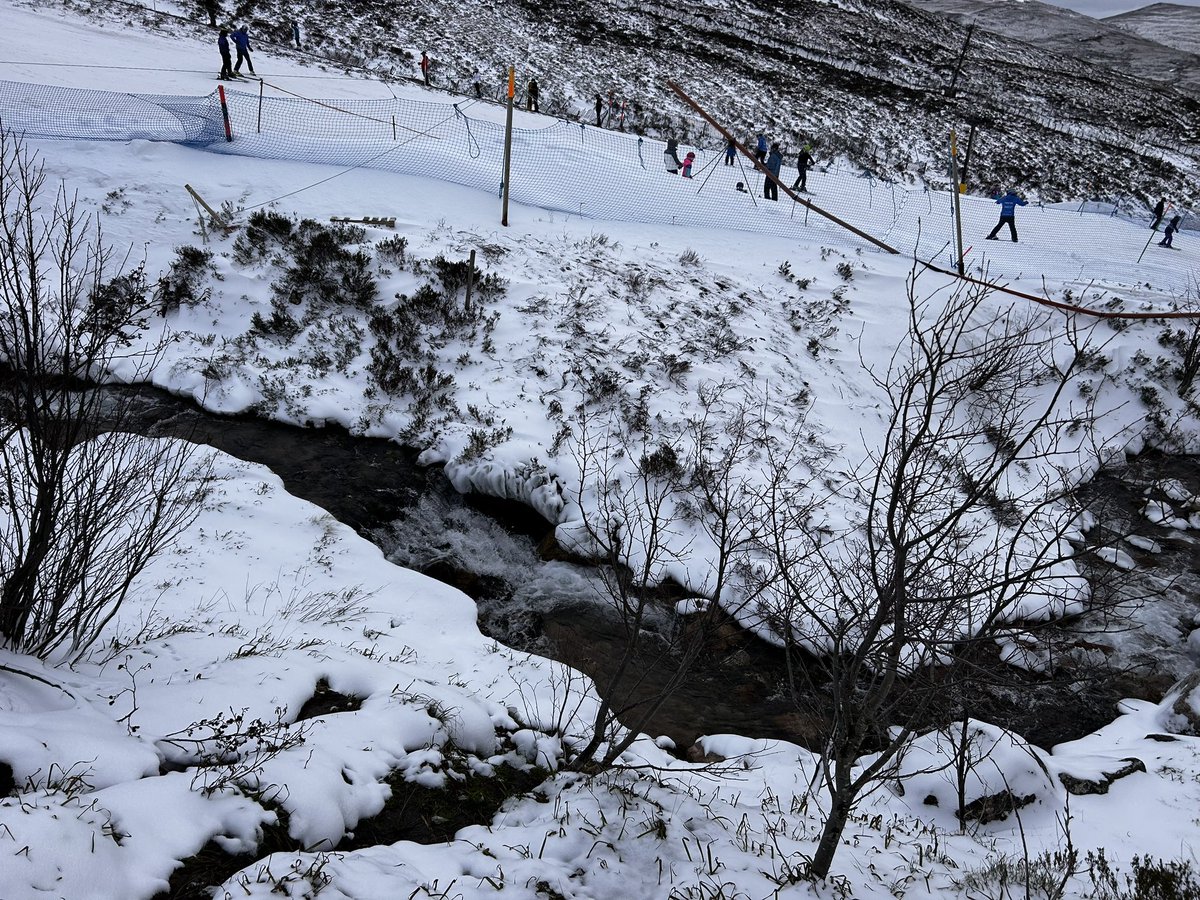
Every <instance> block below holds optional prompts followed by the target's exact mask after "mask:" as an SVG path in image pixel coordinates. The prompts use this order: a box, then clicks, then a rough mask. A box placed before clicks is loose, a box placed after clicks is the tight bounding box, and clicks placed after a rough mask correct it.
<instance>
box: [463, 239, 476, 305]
mask: <svg viewBox="0 0 1200 900" xmlns="http://www.w3.org/2000/svg"><path fill="white" fill-rule="evenodd" d="M474 285H475V248H474V247H472V248H471V260H470V262H468V263H467V299H466V300H464V301H463V306H464V307H465V308H466V309H470V308H471V288H472V287H474Z"/></svg>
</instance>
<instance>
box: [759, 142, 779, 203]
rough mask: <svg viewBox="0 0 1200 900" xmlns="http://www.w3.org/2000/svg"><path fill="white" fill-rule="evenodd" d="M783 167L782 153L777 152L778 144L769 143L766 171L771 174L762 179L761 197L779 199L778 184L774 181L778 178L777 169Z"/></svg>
mask: <svg viewBox="0 0 1200 900" xmlns="http://www.w3.org/2000/svg"><path fill="white" fill-rule="evenodd" d="M781 168H783V154H782V153H780V152H779V145H778V144H772V145H771V154H770V155H769V156H768V157H767V171H768V172H770V173H771V176H774V177H771V176H768V177H767V178H765V179H763V197H764V198H765V199H767V200H778V199H779V185H778V184H777V183H776V182H777V181H778V180H779V170H780V169H781Z"/></svg>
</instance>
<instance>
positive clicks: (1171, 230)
mask: <svg viewBox="0 0 1200 900" xmlns="http://www.w3.org/2000/svg"><path fill="white" fill-rule="evenodd" d="M1182 221H1183V219H1182V218H1181V217H1179V216H1175V217H1174V218H1172V219H1171V221H1170V222H1168V223H1167V230H1166V231H1165V232H1164V233H1163V239H1162V240H1161V241H1159V242H1158V246H1160V247H1170V246H1171V241H1173V240H1174V239H1175V232H1177V231H1178V230H1179V223H1180V222H1182Z"/></svg>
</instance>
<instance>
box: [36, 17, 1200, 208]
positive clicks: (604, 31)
mask: <svg viewBox="0 0 1200 900" xmlns="http://www.w3.org/2000/svg"><path fill="white" fill-rule="evenodd" d="M161 5H162V6H164V8H172V9H175V8H179V7H180V6H182V7H183V8H184V9H185V11H189V12H192V14H193V15H195V14H196V13H195V11H194V10H195V7H194V5H193V4H179V5H178V6H175V5H171V6H168V5H167V4H166V3H163V4H161ZM77 8H79V9H83V10H87V11H89V12H90V13H91V14H93V15H98V16H100V17H102V18H109V17H111V18H112V19H113V20H115V21H117V22H125V21H128V20H130V19H132V20H133V21H136V22H137V25H138V28H139V29H140V30H143V31H145V30H154V29H159V28H162V29H167V30H170V31H172V32H176V33H178V31H179V30H180V27H181V26H180V24H179V23H178V22H177V21H174V20H171V21H167V20H165V19H164V18H162V17H159V16H156V15H155V14H154V13H153V12H152V11H150V10H145V11H143V10H141V9H138V8H136V7H130V6H128V5H124V4H121V5H118V6H116V7H113V6H111V5H110V4H107V3H102V2H91V0H89V2H85V3H83V4H82V5H78V6H77ZM131 10H132V11H131ZM225 12H226V15H232V14H233V13H234V12H235V11H234V10H230V9H228V8H226V10H225ZM1058 12H1062V11H1061V10H1059V11H1058ZM237 14H238V15H239V16H241V17H243V18H245V19H247V20H248V21H249V24H250V27H251V29H252V30H253V31H254V32H255V34H256V35H257V36H258V37H259V39H260V44H261V47H262V48H263V50H264V51H266V50H267V49H268V48H269V49H270V51H271V52H272V53H290V52H292V51H288V50H286V48H287V46H288V43H289V40H290V29H289V27H288V23H290V22H292V21H295V22H298V23H299V24H300V27H301V31H302V34H303V35H304V37H303V40H304V53H305V54H312V55H315V56H316V57H317V58H319V59H324V60H327V61H328V62H330V63H332V64H334V65H354V66H362V67H365V68H367V69H368V70H370V71H374V72H377V73H379V74H381V75H387V76H390V77H393V78H403V79H410V78H415V77H417V76H418V74H419V73H418V69H417V61H418V59H419V55H420V52H421V51H422V50H429V51H430V53H431V56H432V59H433V61H434V68H433V80H434V84H435V86H437V87H443V88H444V87H450V88H453V89H457V91H458V92H459V93H462V94H466V93H468V92H469V91H470V85H471V82H472V79H473V77H474V76H476V75H478V76H479V77H480V78H481V80H482V84H483V87H484V90H485V93H486V94H487V95H488V96H490V97H492V98H498V97H499V94H500V86H501V80H502V73H503V72H504V71H505V70H506V69H507V67H508V66H509V65H516V66H517V67H518V69H519V72H518V77H519V79H520V84H521V86H522V87H523V86H524V84H525V82H526V80H527V78H528V77H530V76H536V77H537V78H538V80H539V83H540V85H541V93H542V107H543V109H544V110H545V111H548V112H550V113H552V114H555V115H561V116H567V117H569V118H577V117H580V118H582V120H583V121H592V117H593V115H594V113H593V98H594V96H595V95H596V94H597V93H600V94H601V95H603V98H604V99H605V100H606V101H607V99H608V96H609V93H610V92H612V94H613V96H614V97H615V99H616V100H617V102H618V106H620V105H621V104H623V105H624V113H623V114H621V113H614V114H613V115H612V123H613V124H615V123H616V121H617V119H618V117H619V116H620V115H623V116H624V119H625V122H626V126H627V127H628V128H629V129H630V130H634V131H638V132H640V133H644V134H647V135H650V136H655V137H664V136H666V135H667V134H668V133H669V132H675V133H676V136H678V137H680V138H681V139H683V140H689V139H691V140H695V139H699V137H700V135H701V134H702V133H703V132H702V131H701V130H699V129H697V128H696V125H697V123H696V120H695V118H694V116H693V115H692V114H691V112H690V111H689V110H687V109H685V108H684V107H683V105H682V104H681V103H680V102H679V101H678V99H677V98H675V97H674V95H673V94H672V93H671V92H670V91H669V90H668V89H667V87H666V86H665V81H666V80H667V79H672V80H674V81H677V82H678V83H680V84H681V85H683V86H684V87H685V88H686V89H688V91H689V92H690V93H691V94H692V95H693V96H695V97H697V98H702V99H703V101H704V103H705V105H706V106H708V107H709V108H710V109H712V110H713V111H714V112H715V113H716V114H717V116H718V117H719V118H720V119H721V120H722V121H726V122H728V123H730V125H731V126H732V127H733V128H734V129H735V130H736V131H737V132H739V133H740V134H743V135H746V136H750V135H753V134H754V133H755V132H756V131H758V130H760V129H762V130H765V131H767V132H768V133H769V134H770V135H771V136H772V138H773V139H778V140H781V141H782V142H783V144H784V145H785V146H793V147H795V146H799V145H802V144H803V143H805V142H812V143H814V144H815V145H816V147H817V149H818V155H820V156H823V157H825V158H833V157H838V156H845V157H846V158H848V159H850V160H852V161H853V162H854V163H855V164H856V165H858V166H859V167H860V168H863V169H866V170H869V171H872V172H874V173H875V174H876V175H877V176H879V177H882V178H884V179H886V180H898V181H911V180H912V179H913V178H915V177H916V176H917V175H918V174H919V173H920V172H921V171H924V170H925V169H929V170H931V171H938V172H940V171H941V170H942V169H944V167H945V159H946V152H947V143H948V137H949V131H950V129H952V128H957V129H959V130H960V132H961V131H965V130H966V128H967V126H968V123H970V122H975V123H977V125H978V126H979V130H978V135H977V138H976V143H975V147H974V153H973V157H972V158H973V160H974V174H975V180H974V182H973V184H976V185H978V186H979V187H980V188H981V189H983V190H988V189H993V188H994V189H998V188H1001V187H1002V186H1004V185H1005V184H1014V185H1016V186H1018V187H1020V188H1021V189H1023V190H1026V191H1037V192H1038V193H1039V195H1041V196H1043V197H1045V198H1046V199H1049V200H1055V201H1057V200H1079V199H1084V198H1093V197H1095V196H1097V195H1099V196H1101V197H1103V198H1105V199H1113V200H1117V199H1120V200H1121V201H1122V202H1123V203H1124V204H1126V205H1127V206H1128V207H1130V208H1135V207H1141V206H1142V205H1143V204H1144V202H1145V200H1146V198H1148V197H1153V196H1156V195H1162V194H1166V195H1168V196H1172V197H1175V198H1181V199H1186V200H1190V199H1191V198H1192V196H1193V193H1194V191H1193V187H1192V181H1191V175H1192V173H1193V171H1194V169H1195V165H1196V147H1195V136H1196V134H1197V133H1198V132H1197V124H1196V115H1197V109H1198V106H1197V103H1198V101H1197V99H1196V98H1195V96H1193V95H1191V94H1186V93H1180V92H1177V91H1175V90H1173V89H1164V88H1163V87H1162V86H1161V85H1158V84H1153V85H1151V84H1147V83H1143V82H1140V81H1138V80H1136V79H1134V78H1131V77H1128V76H1126V75H1123V74H1119V73H1116V72H1111V71H1108V70H1106V69H1104V68H1103V67H1097V66H1096V65H1095V62H1094V61H1093V60H1092V59H1090V58H1088V57H1087V56H1086V55H1084V56H1082V57H1079V56H1072V55H1070V54H1067V53H1058V52H1054V51H1053V50H1051V49H1050V48H1048V47H1039V48H1033V47H1031V45H1029V44H1026V43H1023V42H1021V41H1014V40H1012V39H1011V38H1007V37H1001V36H1000V35H999V34H994V33H991V32H983V31H980V32H977V34H976V37H975V39H974V40H973V42H972V48H971V51H970V53H969V54H968V57H967V58H966V60H965V63H964V65H963V68H962V74H961V77H960V78H959V79H958V81H957V84H956V91H957V93H956V97H955V98H947V96H946V88H947V87H948V86H949V83H950V81H951V73H952V71H953V69H954V68H955V66H956V61H957V59H958V56H959V53H960V50H961V47H962V42H963V38H964V30H963V27H962V25H961V23H959V22H956V21H954V20H952V19H950V18H947V17H945V16H941V15H937V14H933V13H929V12H925V11H922V10H918V9H915V8H914V7H912V6H909V5H907V4H905V3H902V2H899V0H846V2H839V3H826V2H818V0H797V2H793V3H789V4H788V5H787V8H786V12H785V11H782V10H779V9H778V8H777V6H776V4H766V3H759V2H752V3H746V4H740V5H737V6H731V5H729V4H727V3H725V2H717V0H712V2H707V0H705V2H700V3H693V4H690V5H689V7H688V14H687V15H686V16H683V15H680V13H679V10H678V8H677V6H676V5H675V4H672V3H659V2H651V3H644V2H639V3H589V4H585V5H582V6H581V5H579V4H577V3H558V2H554V3H547V2H539V3H522V2H511V3H507V2H506V3H495V4H471V5H464V4H461V3H449V2H443V0H436V2H427V3H423V4H420V5H417V6H413V7H412V8H405V10H404V12H403V15H399V14H398V12H397V10H396V8H395V7H393V6H391V5H389V4H386V3H376V2H375V0H364V2H357V3H353V4H344V5H333V4H327V5H324V6H322V7H321V8H320V10H319V11H318V10H314V9H313V8H311V7H310V6H308V5H306V4H293V3H291V2H290V0H261V2H255V3H254V4H252V5H247V6H242V7H239V8H238V10H237ZM193 33H194V34H196V35H197V36H200V35H204V36H205V39H208V40H211V35H209V34H207V33H206V30H205V29H202V28H199V27H197V28H195V29H194V30H193ZM268 41H269V42H270V43H267V42H268ZM15 58H16V59H22V58H25V55H24V54H20V55H18V56H16V57H15ZM210 59H215V56H212V57H210ZM268 71H269V70H268ZM1181 71H1183V69H1182V68H1181ZM1151 202H1152V201H1151Z"/></svg>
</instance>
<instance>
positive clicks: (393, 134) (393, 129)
mask: <svg viewBox="0 0 1200 900" xmlns="http://www.w3.org/2000/svg"><path fill="white" fill-rule="evenodd" d="M392 140H393V141H394V140H396V117H395V116H392Z"/></svg>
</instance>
